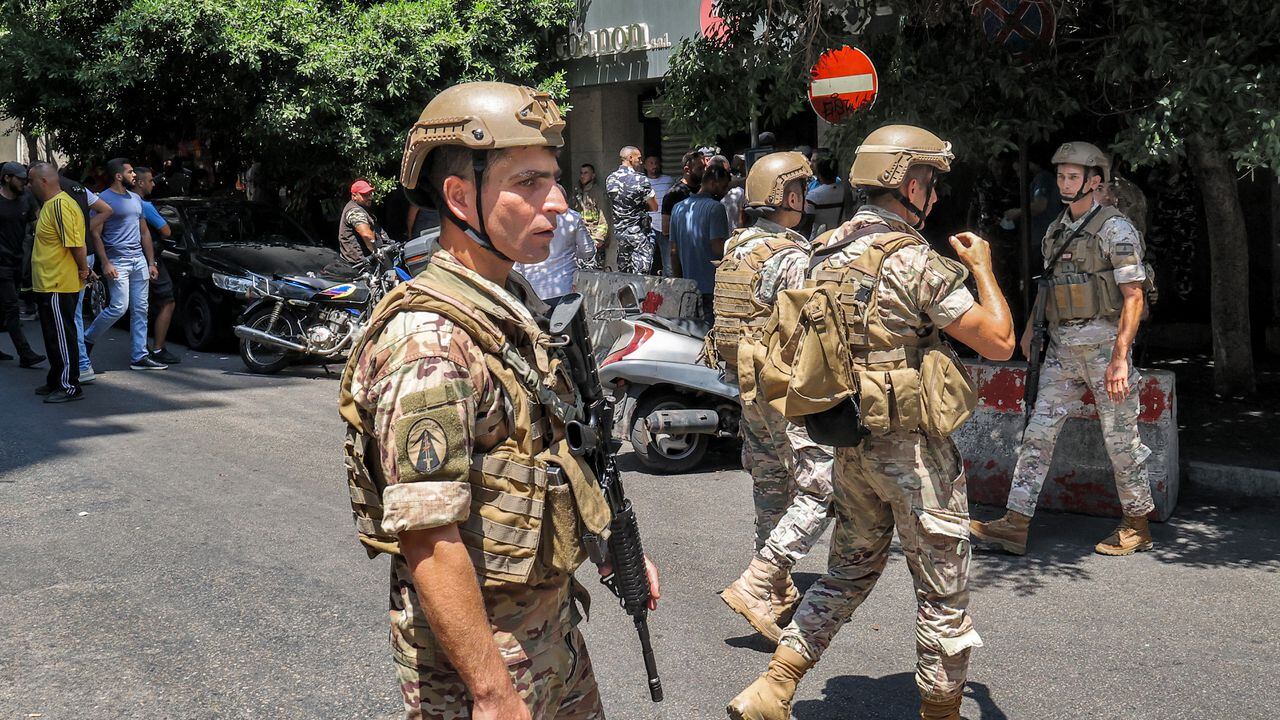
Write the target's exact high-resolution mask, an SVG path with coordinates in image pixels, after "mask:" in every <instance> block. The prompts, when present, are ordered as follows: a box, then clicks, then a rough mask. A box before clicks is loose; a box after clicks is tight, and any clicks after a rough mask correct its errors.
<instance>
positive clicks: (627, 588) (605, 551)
mask: <svg viewBox="0 0 1280 720" xmlns="http://www.w3.org/2000/svg"><path fill="white" fill-rule="evenodd" d="M548 330H549V332H550V333H551V334H552V335H554V336H557V337H558V338H559V341H558V342H559V343H562V345H561V347H562V349H563V350H564V354H565V356H566V357H567V359H568V361H569V375H570V377H571V378H572V380H573V383H574V385H576V386H577V388H578V393H579V394H580V395H581V397H582V404H583V410H584V413H583V417H582V418H581V419H579V420H572V421H570V422H568V423H566V424H565V440H566V442H567V443H568V445H569V451H570V452H572V453H573V454H574V455H575V456H577V457H580V458H583V459H584V460H585V461H586V462H587V464H588V465H589V466H590V467H591V470H592V471H593V472H594V473H595V476H596V480H597V481H598V482H599V483H600V490H601V491H602V492H603V493H604V497H605V500H606V501H607V502H608V503H609V510H610V511H611V514H612V516H613V519H612V520H611V521H610V522H609V539H608V541H607V542H602V541H601V539H600V537H599V536H596V535H593V534H590V533H588V534H586V535H585V536H584V537H583V538H582V543H583V546H584V548H585V549H586V551H587V554H588V555H589V556H590V557H591V560H592V562H594V563H596V564H597V565H601V564H604V563H606V562H607V563H608V564H609V566H610V568H611V570H612V571H611V572H610V573H609V574H608V575H605V576H604V577H602V578H601V579H600V582H601V583H602V584H603V585H604V586H605V587H607V588H609V591H610V592H612V593H613V594H614V595H615V596H617V597H618V600H619V603H620V604H621V605H622V609H623V610H624V611H625V612H626V613H627V614H628V615H630V616H631V619H632V621H634V623H635V626H636V634H637V635H638V636H639V638H640V650H641V656H642V659H643V661H644V667H645V673H646V675H647V676H648V683H649V697H650V698H652V699H653V701H654V702H662V681H661V679H659V677H658V665H657V662H656V661H655V659H654V655H653V646H652V644H651V643H650V640H649V621H648V615H649V600H650V597H651V590H650V587H649V576H648V574H647V573H646V572H645V559H644V548H643V547H642V546H641V543H640V528H639V526H638V524H637V523H636V513H635V510H634V509H633V508H632V506H631V501H630V500H628V499H627V496H626V493H625V492H624V491H623V489H622V475H621V473H620V472H619V471H618V466H617V463H616V462H615V459H614V458H615V456H616V455H617V452H618V448H619V447H621V445H622V443H621V442H619V441H618V440H616V439H614V438H613V436H612V430H613V399H612V398H610V397H608V396H606V395H605V394H604V389H603V388H602V387H601V386H600V374H599V367H597V365H596V358H595V354H594V353H593V352H592V347H591V337H590V335H589V334H588V330H587V321H586V315H585V312H584V310H583V308H582V296H581V295H579V294H577V293H571V294H569V295H566V296H565V297H564V299H563V300H561V302H560V304H559V305H557V306H556V308H555V310H554V311H553V312H552V314H551V321H550V323H549V325H548Z"/></svg>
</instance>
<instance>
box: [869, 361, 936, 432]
mask: <svg viewBox="0 0 1280 720" xmlns="http://www.w3.org/2000/svg"><path fill="white" fill-rule="evenodd" d="M858 385H859V388H860V390H859V395H858V405H859V409H860V410H861V414H862V423H863V425H864V426H865V427H866V429H867V431H868V432H869V433H870V434H872V435H887V434H888V433H891V432H897V431H906V432H911V431H914V430H917V429H919V428H920V423H921V419H922V409H921V406H920V373H919V372H918V371H916V370H914V369H912V368H901V369H898V370H868V371H862V372H859V373H858Z"/></svg>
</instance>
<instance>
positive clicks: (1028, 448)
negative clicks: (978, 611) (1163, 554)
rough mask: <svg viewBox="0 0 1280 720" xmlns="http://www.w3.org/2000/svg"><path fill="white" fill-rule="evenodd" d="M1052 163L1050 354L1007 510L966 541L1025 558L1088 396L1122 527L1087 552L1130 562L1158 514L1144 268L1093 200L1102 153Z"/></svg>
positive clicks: (1047, 244) (1045, 246)
mask: <svg viewBox="0 0 1280 720" xmlns="http://www.w3.org/2000/svg"><path fill="white" fill-rule="evenodd" d="M1053 163H1054V164H1055V165H1056V166H1057V168H1058V190H1059V191H1060V192H1061V193H1062V201H1063V202H1064V203H1066V204H1067V207H1066V209H1065V210H1064V211H1063V214H1062V215H1061V216H1059V217H1058V219H1057V220H1056V221H1054V223H1053V224H1052V225H1050V226H1049V229H1048V231H1047V232H1046V233H1045V236H1044V239H1043V241H1042V244H1041V246H1042V250H1043V253H1044V258H1045V271H1046V272H1047V273H1048V275H1049V279H1050V283H1051V287H1052V290H1051V293H1052V294H1051V295H1050V296H1049V297H1048V298H1046V301H1045V302H1046V305H1045V307H1046V317H1047V319H1048V322H1049V348H1048V351H1047V352H1046V354H1045V358H1044V363H1043V365H1042V367H1041V369H1040V393H1039V395H1038V396H1037V398H1036V406H1035V409H1034V410H1033V412H1032V415H1031V420H1030V422H1029V423H1028V424H1027V429H1026V431H1025V432H1024V433H1023V437H1022V446H1021V448H1019V450H1018V462H1017V465H1015V466H1014V469H1013V481H1012V483H1011V487H1010V489H1009V500H1008V512H1007V513H1006V514H1005V516H1004V517H1002V518H1000V519H998V520H994V521H992V522H987V523H983V522H977V521H974V523H973V534H974V536H976V537H977V538H978V539H980V540H983V541H986V542H989V543H992V544H995V545H998V546H1000V547H1001V548H1003V549H1004V550H1006V551H1008V552H1011V553H1014V554H1017V555H1021V554H1023V553H1025V552H1026V551H1027V533H1028V530H1029V528H1030V525H1031V517H1032V516H1033V515H1034V514H1035V511H1036V499H1037V498H1038V497H1039V496H1040V488H1041V486H1042V485H1043V484H1044V479H1045V476H1046V475H1048V473H1049V464H1050V462H1052V460H1053V449H1054V446H1055V444H1056V443H1057V439H1058V433H1059V432H1060V431H1061V430H1062V424H1063V422H1064V421H1065V420H1066V418H1067V414H1068V413H1069V412H1070V411H1071V409H1072V407H1073V406H1075V405H1077V404H1078V403H1079V401H1080V399H1081V397H1082V396H1083V395H1084V392H1085V390H1090V391H1092V392H1093V397H1094V405H1095V406H1096V407H1097V409H1098V417H1099V418H1101V420H1102V438H1103V444H1104V445H1105V446H1106V450H1107V455H1108V456H1109V457H1110V458H1111V466H1112V468H1113V470H1114V471H1115V478H1116V491H1117V492H1118V494H1119V496H1120V505H1121V508H1122V509H1123V510H1124V519H1123V520H1122V521H1121V523H1120V525H1119V527H1117V528H1116V529H1115V530H1114V531H1113V532H1112V533H1111V535H1109V536H1108V537H1107V538H1105V539H1103V540H1102V542H1100V543H1098V544H1097V545H1096V546H1095V548H1094V549H1095V550H1096V551H1097V552H1099V553H1101V554H1103V555H1129V554H1132V553H1134V552H1138V551H1141V550H1150V549H1151V548H1152V546H1153V543H1152V539H1151V529H1150V527H1149V526H1148V524H1147V514H1148V513H1150V512H1151V511H1152V510H1153V509H1155V504H1154V503H1153V502H1152V499H1151V486H1150V484H1149V482H1148V480H1147V473H1146V460H1147V457H1148V456H1150V455H1151V450H1150V448H1148V447H1147V446H1146V445H1143V444H1142V439H1141V438H1140V437H1139V435H1138V413H1139V411H1140V410H1141V402H1140V400H1139V398H1138V384H1139V381H1140V379H1141V378H1140V376H1139V375H1138V370H1137V368H1135V367H1133V364H1132V349H1133V339H1134V337H1135V336H1136V335H1137V333H1138V325H1139V323H1140V322H1141V321H1142V316H1143V312H1144V309H1145V296H1144V292H1143V287H1144V283H1145V282H1147V280H1148V274H1149V272H1150V271H1149V270H1148V269H1147V268H1146V266H1145V264H1144V262H1143V260H1144V258H1143V254H1144V246H1143V243H1142V236H1141V234H1140V233H1139V232H1138V230H1137V228H1135V227H1134V224H1133V222H1132V221H1130V220H1129V218H1128V217H1126V216H1125V215H1123V214H1122V213H1121V212H1120V211H1119V210H1118V209H1116V208H1115V207H1111V206H1108V205H1103V204H1100V203H1099V202H1098V198H1097V195H1096V193H1098V192H1099V190H1100V187H1101V184H1102V183H1103V182H1106V181H1109V180H1110V171H1111V163H1110V160H1109V159H1108V158H1107V156H1106V155H1104V154H1103V152H1102V151H1101V150H1099V149H1098V148H1097V147H1095V146H1093V145H1090V144H1088V143H1078V142H1077V143H1067V144H1065V145H1063V146H1062V147H1061V148H1059V150H1058V152H1057V153H1055V154H1054V156H1053ZM1059 253H1060V254H1059ZM1055 257H1056V258H1057V260H1056V262H1054V259H1055ZM1031 333H1032V329H1031V323H1030V321H1028V324H1027V328H1026V330H1025V331H1024V332H1023V336H1022V350H1023V354H1024V355H1026V354H1028V352H1029V344H1030V340H1031Z"/></svg>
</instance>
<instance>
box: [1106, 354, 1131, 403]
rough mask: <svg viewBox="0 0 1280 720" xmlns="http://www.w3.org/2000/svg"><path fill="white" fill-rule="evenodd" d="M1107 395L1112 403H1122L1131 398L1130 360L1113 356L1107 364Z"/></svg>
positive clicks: (1121, 356) (1122, 356)
mask: <svg viewBox="0 0 1280 720" xmlns="http://www.w3.org/2000/svg"><path fill="white" fill-rule="evenodd" d="M1107 395H1108V396H1109V397H1110V398H1111V402H1117V403H1118V402H1120V401H1122V400H1124V399H1125V398H1126V397H1128V396H1129V358H1128V357H1126V356H1124V355H1120V356H1116V355H1114V354H1113V355H1112V356H1111V362H1110V363H1108V364H1107Z"/></svg>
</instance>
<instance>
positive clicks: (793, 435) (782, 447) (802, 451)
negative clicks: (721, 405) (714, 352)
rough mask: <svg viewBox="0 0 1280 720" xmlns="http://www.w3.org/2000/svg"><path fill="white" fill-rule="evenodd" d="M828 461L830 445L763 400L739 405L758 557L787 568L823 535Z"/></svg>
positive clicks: (828, 511)
mask: <svg viewBox="0 0 1280 720" xmlns="http://www.w3.org/2000/svg"><path fill="white" fill-rule="evenodd" d="M728 379H729V380H731V381H734V382H736V377H734V376H732V375H730V376H729V378H728ZM832 462H833V460H832V456H831V448H829V447H825V446H823V445H818V444H817V443H815V442H813V441H812V440H810V439H809V434H808V433H807V432H805V429H804V428H803V427H800V426H798V425H795V424H794V423H790V422H787V419H786V418H785V417H783V416H782V415H781V414H779V413H778V411H776V410H774V409H773V408H772V407H770V406H769V405H768V403H765V402H748V403H744V404H743V405H742V467H743V468H744V469H746V470H748V471H749V472H750V473H751V490H752V495H753V499H754V501H755V506H756V554H757V555H759V556H760V557H761V559H763V560H766V561H768V562H770V563H772V564H774V565H777V566H779V567H784V568H789V567H791V566H792V565H794V564H795V562H796V561H797V560H799V559H800V558H802V557H804V556H805V555H807V554H808V553H809V549H810V548H812V547H813V544H814V543H815V542H817V541H818V538H820V537H822V533H823V531H824V530H826V529H827V525H828V524H829V523H830V520H831V465H832Z"/></svg>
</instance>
